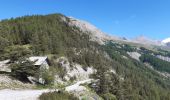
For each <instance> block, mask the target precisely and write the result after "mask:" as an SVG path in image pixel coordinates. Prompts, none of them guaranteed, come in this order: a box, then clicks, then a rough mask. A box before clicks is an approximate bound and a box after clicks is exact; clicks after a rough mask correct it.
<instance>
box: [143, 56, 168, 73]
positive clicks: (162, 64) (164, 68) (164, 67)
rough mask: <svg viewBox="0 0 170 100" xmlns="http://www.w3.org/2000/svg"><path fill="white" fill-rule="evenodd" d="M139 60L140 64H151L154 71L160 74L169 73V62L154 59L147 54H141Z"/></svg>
mask: <svg viewBox="0 0 170 100" xmlns="http://www.w3.org/2000/svg"><path fill="white" fill-rule="evenodd" d="M140 60H141V61H142V62H147V63H149V64H151V65H152V66H153V67H154V69H156V70H158V71H161V72H168V73H170V62H167V61H164V60H161V59H159V58H156V57H155V56H153V55H149V54H143V55H142V56H141V57H140Z"/></svg>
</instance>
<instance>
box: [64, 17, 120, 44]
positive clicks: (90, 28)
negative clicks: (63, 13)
mask: <svg viewBox="0 0 170 100" xmlns="http://www.w3.org/2000/svg"><path fill="white" fill-rule="evenodd" d="M61 19H62V20H63V21H65V22H67V23H68V25H70V26H72V27H77V28H79V29H80V31H82V32H84V33H87V34H88V35H89V36H90V38H91V41H96V42H98V43H99V44H104V42H105V41H107V40H112V39H118V38H117V37H114V36H109V35H107V34H105V33H104V32H102V31H101V30H99V29H98V28H97V27H95V26H94V25H92V24H90V23H88V22H86V21H83V20H79V19H75V18H73V17H69V21H66V20H65V19H64V18H61Z"/></svg>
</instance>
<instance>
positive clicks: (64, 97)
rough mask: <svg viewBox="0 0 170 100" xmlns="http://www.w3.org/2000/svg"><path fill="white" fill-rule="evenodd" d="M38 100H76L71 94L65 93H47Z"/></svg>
mask: <svg viewBox="0 0 170 100" xmlns="http://www.w3.org/2000/svg"><path fill="white" fill-rule="evenodd" d="M39 99H40V100H78V98H77V97H75V96H74V95H72V94H69V93H67V92H56V91H55V92H49V93H43V94H42V95H41V96H40V97H39Z"/></svg>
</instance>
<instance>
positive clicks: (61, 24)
mask: <svg viewBox="0 0 170 100" xmlns="http://www.w3.org/2000/svg"><path fill="white" fill-rule="evenodd" d="M120 41H121V40H120V38H117V37H109V36H108V35H106V34H104V33H103V32H102V31H100V30H99V29H97V28H96V27H95V26H93V25H91V24H89V23H87V22H84V21H81V20H77V19H74V18H69V17H66V16H64V15H62V14H50V15H45V16H42V15H33V16H24V17H19V18H15V19H8V20H2V21H1V22H0V60H1V61H3V60H7V59H10V60H11V61H10V63H11V68H12V72H11V73H8V74H7V75H9V76H11V77H13V78H15V79H17V80H20V81H22V82H25V81H28V80H26V79H25V78H26V77H27V76H26V77H24V75H28V76H32V77H36V76H37V74H43V73H38V70H37V69H34V67H31V66H29V65H30V64H31V63H30V62H26V61H25V59H24V58H27V57H30V56H48V58H49V63H50V69H49V70H48V72H44V73H45V75H44V74H43V75H44V78H45V83H46V84H44V86H45V87H48V86H50V87H53V88H54V87H57V88H59V87H62V86H67V85H68V84H69V85H70V84H73V83H74V82H76V81H82V80H86V79H93V80H94V81H92V83H89V84H83V85H82V87H83V90H84V91H85V92H84V93H83V94H79V93H80V91H77V92H76V93H75V94H76V96H77V95H78V94H79V95H78V96H79V97H80V96H82V95H87V94H88V96H91V97H93V95H95V96H96V95H97V96H96V97H100V98H102V99H104V100H108V98H112V99H111V100H170V77H169V75H170V67H169V66H170V62H168V61H165V60H164V59H160V58H158V57H157V56H160V55H161V56H163V57H170V52H169V51H165V50H161V49H158V48H156V50H151V49H150V48H146V47H141V46H139V45H138V46H136V45H134V44H132V43H129V42H128V43H126V41H123V42H122V41H121V42H120ZM23 59H24V61H23ZM18 62H20V64H18ZM23 62H24V63H25V62H26V65H22V63H23ZM19 66H22V67H21V68H23V69H22V70H21V69H19V68H20V67H19ZM25 66H27V67H25ZM21 71H23V72H24V74H23V73H22V74H21V73H19V72H21ZM1 73H2V74H4V73H3V72H1ZM5 74H6V73H5ZM43 75H42V76H43ZM35 85H37V87H38V84H35ZM82 87H81V88H82ZM84 88H85V89H84ZM89 91H90V93H89ZM86 92H87V93H86ZM73 93H74V92H73ZM92 94H93V95H92Z"/></svg>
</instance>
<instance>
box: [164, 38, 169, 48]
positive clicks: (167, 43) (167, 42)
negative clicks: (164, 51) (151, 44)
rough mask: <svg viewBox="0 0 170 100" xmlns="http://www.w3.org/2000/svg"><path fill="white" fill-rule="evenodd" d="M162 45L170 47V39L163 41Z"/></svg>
mask: <svg viewBox="0 0 170 100" xmlns="http://www.w3.org/2000/svg"><path fill="white" fill-rule="evenodd" d="M162 44H164V45H167V46H169V47H170V38H167V39H164V40H162Z"/></svg>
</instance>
